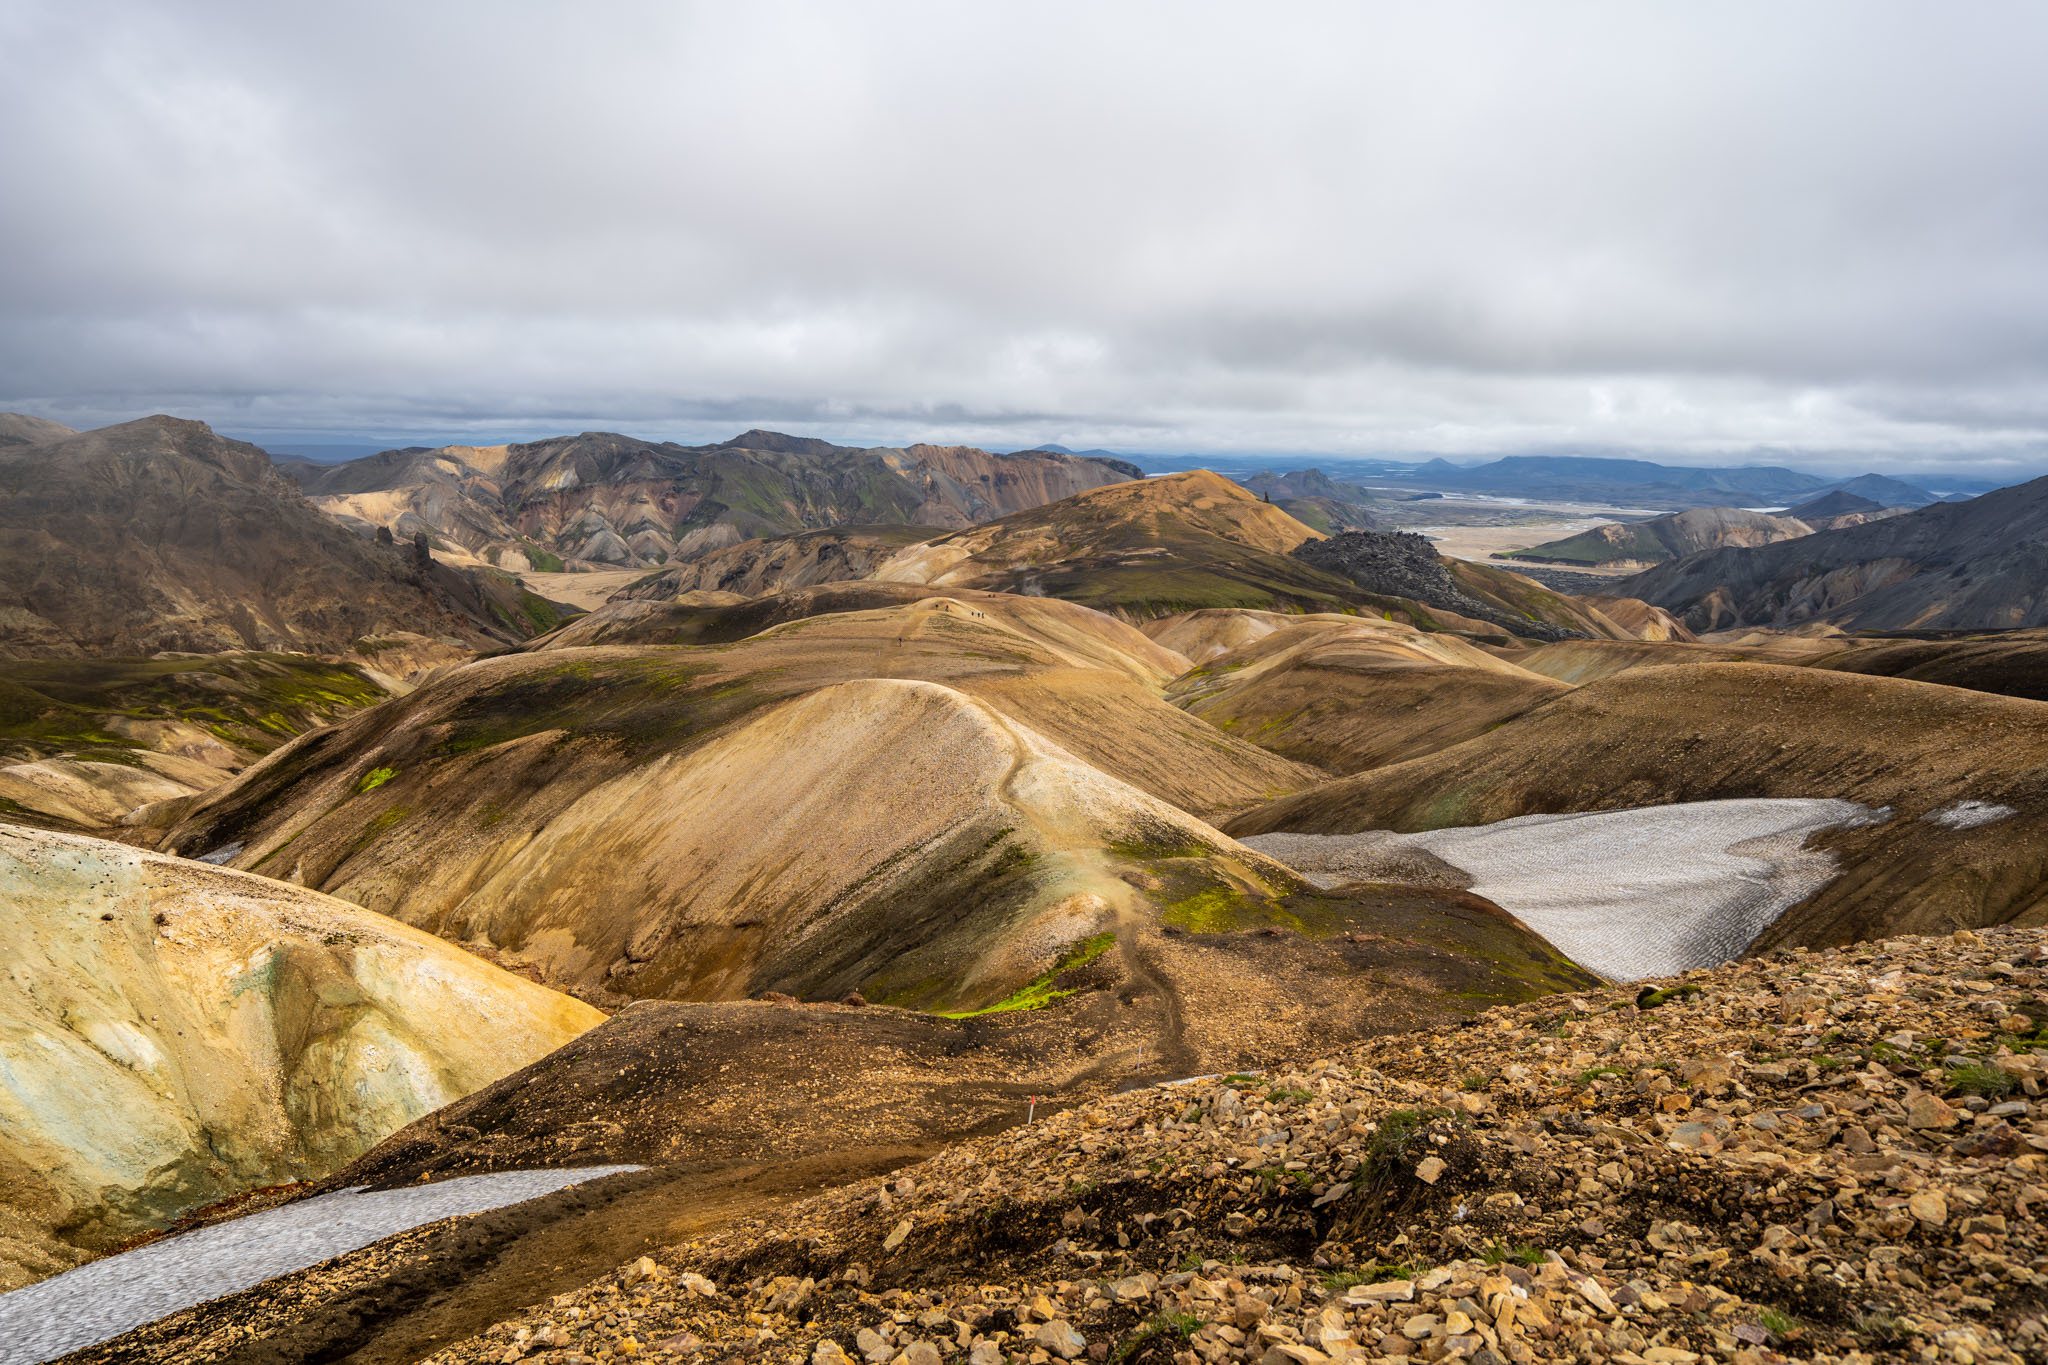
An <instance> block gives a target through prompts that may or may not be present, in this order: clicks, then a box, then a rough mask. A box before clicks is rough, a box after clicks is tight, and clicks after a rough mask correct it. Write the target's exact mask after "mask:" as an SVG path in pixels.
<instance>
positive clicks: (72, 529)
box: [0, 417, 558, 658]
mask: <svg viewBox="0 0 2048 1365" xmlns="http://www.w3.org/2000/svg"><path fill="white" fill-rule="evenodd" d="M557 616H558V614H557V613H556V612H555V611H554V609H553V608H552V607H551V606H550V605H549V604H547V603H545V602H543V601H542V600H541V599H539V598H537V597H534V596H533V595H532V594H531V593H525V592H522V591H521V590H520V589H519V588H518V585H517V584H516V583H513V582H511V581H510V580H509V579H506V578H504V577H503V576H497V577H487V576H482V575H477V574H464V573H459V572H457V571H455V570H452V569H448V568H445V567H443V566H440V565H436V564H434V563H432V562H431V561H430V560H428V559H426V558H424V557H423V556H421V555H419V554H417V553H416V552H415V551H414V548H413V547H411V546H400V545H395V544H378V543H375V542H373V541H372V540H370V539H367V538H364V537H359V536H356V535H352V534H350V533H349V532H348V531H346V530H344V529H343V528H341V527H340V526H337V525H335V524H334V522H333V521H331V520H330V519H328V518H326V517H324V516H322V515H320V514H319V513H318V512H316V511H314V510H313V509H312V508H311V507H309V506H307V505H306V503H305V501H304V499H302V498H301V497H300V496H299V495H298V493H297V492H296V491H295V490H294V489H293V488H292V486H291V485H290V484H289V483H287V482H286V481H285V480H284V479H283V478H282V477H281V476H279V474H278V473H277V471H276V470H275V469H274V468H273V467H272V465H271V463H270V458H269V457H268V456H267V455H265V454H264V453H263V452H262V451H261V450H259V449H257V448H256V447H255V446H252V445H246V444H244V443H242V442H240V441H230V440H227V439H225V438H224V437H221V436H218V435H216V434H215V433H214V432H213V431H212V430H211V429H209V428H208V427H207V426H206V425H205V424H204V423H201V422H187V421H181V420H179V419H177V418H172V417H147V418H143V419H142V420H140V421H135V422H126V423H123V424H121V425H119V426H112V427H103V428H101V429H100V430H97V431H88V432H83V433H80V434H77V435H72V436H63V437H59V438H57V439H55V440H50V441H46V442H43V443H41V444H37V445H0V657H12V658H37V657H42V658H49V657H67V656H78V655H115V654H119V655H141V654H152V653H155V652H157V651H159V650H181V651H191V652H196V653H214V652H218V651H221V650H238V649H291V650H308V651H314V652H319V653H328V654H345V653H348V652H349V651H350V649H351V647H352V646H353V645H354V643H355V642H356V641H357V640H360V639H362V638H363V637H365V636H371V635H380V634H386V633H390V632H395V631H412V632H418V633H420V634H424V635H428V636H449V637H453V638H455V639H457V640H458V641H461V642H463V643H466V644H469V645H472V646H481V645H487V644H504V643H507V642H510V641H513V640H517V639H520V638H522V637H524V636H527V635H531V634H534V633H536V631H537V630H540V629H545V628H547V627H549V626H551V625H553V624H554V623H555V621H556V620H557Z"/></svg>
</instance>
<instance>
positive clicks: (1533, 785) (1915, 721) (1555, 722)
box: [1226, 646, 2048, 946]
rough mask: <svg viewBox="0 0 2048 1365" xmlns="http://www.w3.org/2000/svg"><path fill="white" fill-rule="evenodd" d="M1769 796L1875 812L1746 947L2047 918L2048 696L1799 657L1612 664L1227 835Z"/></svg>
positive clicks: (1830, 844) (1832, 846) (1831, 837)
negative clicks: (1836, 667) (1828, 868)
mask: <svg viewBox="0 0 2048 1365" xmlns="http://www.w3.org/2000/svg"><path fill="white" fill-rule="evenodd" d="M1664 648H1666V649H1676V648H1677V647H1674V646H1664ZM1781 796H1799V797H1840V798H1846V799H1848V800H1851V801H1856V802H1860V803H1862V804H1864V805H1866V806H1870V807H1873V808H1878V807H1881V808H1885V809H1887V810H1888V811H1889V818H1887V819H1886V820H1884V821H1883V822H1882V823H1877V824H1871V825H1866V826H1863V827H1860V828H1853V829H1841V830H1834V831H1829V832H1827V833H1825V834H1822V835H1819V836H1817V837H1816V838H1815V840H1814V843H1815V845H1816V846H1817V847H1820V848H1824V849H1827V850H1829V851H1830V852H1832V853H1834V854H1835V855H1836V856H1837V857H1838V858H1839V860H1840V863H1841V866H1842V872H1841V875H1840V876H1839V877H1837V878H1836V879H1835V880H1834V881H1832V882H1830V883H1829V884H1828V885H1827V886H1826V887H1825V888H1824V889H1822V890H1821V891H1820V892H1818V893H1817V894H1815V895H1814V896H1813V897H1811V898H1810V899H1808V900H1807V901H1805V902H1804V903H1802V904H1801V905H1798V906H1796V907H1794V908H1793V909H1791V910H1789V911H1788V912H1786V914H1785V916H1784V917H1783V918H1782V919H1780V920H1779V921H1778V922H1777V924H1776V925H1775V926H1774V927H1773V928H1771V929H1770V930H1768V931H1767V932H1766V934H1765V936H1764V938H1763V939H1762V940H1761V943H1762V944H1763V945H1764V946H1770V945H1773V944H1778V943H1802V944H1820V943H1838V942H1846V941H1849V940H1852V939H1858V938H1868V937H1875V936H1880V935H1883V934H1887V933H1894V932H1902V931H1905V932H1918V931H1944V930H1947V929H1950V928H1956V927H1964V926H1974V925H1984V924H1999V923H2004V922H2006V921H2009V920H2015V919H2017V920H2020V921H2021V922H2029V923H2030V922H2034V921H2035V920H2038V919H2043V918H2048V705H2044V704H2043V703H2041V702H2035V701H2024V700H2018V699H2014V698H2010V697H1997V696H1988V695H1984V694H1980V693H1973V692H1965V691H1961V690H1959V689H1956V688H1949V687H1935V686H1930V685H1928V684H1925V683H1911V682H1901V681H1898V680H1895V679H1890V678H1864V677H1854V676H1849V675H1844V674H1839V673H1828V672H1822V671H1820V670H1818V669H1812V668H1796V667H1785V666H1781V665H1775V664H1744V663H1714V664H1692V665H1677V666H1672V667H1663V668H1644V669H1638V670H1635V671H1632V672H1627V673H1623V674H1620V675H1618V676H1615V677H1611V678H1608V679H1606V680H1605V681H1601V682H1595V683H1590V684H1588V685H1587V686H1585V687H1582V688H1579V689H1578V690H1576V691H1574V692H1570V693H1568V694H1566V695H1564V696H1561V697H1559V698H1557V699H1556V700H1554V701H1552V702H1550V703H1548V704H1547V705H1545V706H1542V707H1540V708H1538V709H1536V710H1534V711H1531V712H1530V713H1528V714H1527V715H1524V716H1522V717H1521V718H1519V719H1517V720H1512V721H1509V722H1508V723H1507V724H1506V725H1503V726H1501V727H1500V728H1499V729H1498V730H1495V731H1493V732H1492V733H1491V734H1487V735H1484V736H1481V737H1479V738H1476V739H1472V740H1468V741H1466V742H1465V743H1463V744H1460V745H1457V746H1455V747H1453V748H1449V749H1444V750H1441V751H1439V752H1437V753H1434V754H1431V755H1428V756H1426V757H1423V758H1418V759H1414V760H1411V761H1409V762H1407V763H1402V764H1398V765H1395V766H1393V767H1389V768H1381V769H1377V770H1374V771H1371V772H1366V773H1361V774H1359V775H1357V776H1355V777H1348V778H1341V779H1338V780H1336V781H1334V782H1330V783H1327V784H1325V785H1323V786H1320V787H1316V788H1313V789H1310V790H1308V791H1305V792H1301V793H1298V794H1296V795H1293V796H1289V797H1284V798H1282V799H1280V800H1278V801H1276V802H1274V803H1272V804H1270V805H1268V806H1265V807H1262V808H1260V809H1259V810H1256V811H1252V812H1250V813H1248V814H1246V815H1244V816H1242V817H1240V818H1238V819H1236V820H1233V821H1230V822H1228V824H1227V825H1226V828H1228V829H1229V830H1230V831H1231V832H1232V833H1234V834H1240V835H1244V834H1255V833H1270V832H1276V831H1296V832H1304V833H1330V834H1335V833H1349V832H1354V831H1359V830H1368V829H1394V830H1408V831H1412V830H1424V829H1442V828H1447V827H1452V826H1464V825H1479V824H1490V823H1492V822H1494V821H1497V820H1504V819H1508V818H1511V817H1514V816H1521V815H1531V814H1538V813H1557V812H1566V811H1591V810H1618V809H1625V808H1629V807H1635V806H1647V805H1663V804H1667V803H1670V802H1677V801H1705V800H1715V799H1720V798H1729V797H1781ZM1975 812H1982V814H1983V816H1984V817H1988V818H1982V819H1981V820H1980V819H1979V817H1978V815H1976V814H1975Z"/></svg>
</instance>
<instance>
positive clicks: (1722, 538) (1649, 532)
mask: <svg viewBox="0 0 2048 1365" xmlns="http://www.w3.org/2000/svg"><path fill="white" fill-rule="evenodd" d="M1813 531H1814V528H1813V526H1812V525H1811V524H1809V523H1808V522H1806V521H1804V520H1801V519H1799V518H1796V517H1794V516H1792V515H1790V514H1789V513H1788V514H1787V515H1784V516H1772V515H1771V514H1769V513H1767V512H1751V511H1746V510H1745V509H1743V508H1740V507H1695V508H1691V509H1689V510H1687V511H1684V512H1673V513H1671V514H1669V515H1667V516H1661V517H1652V518H1650V519H1649V520H1648V521H1631V522H1607V523H1606V524H1604V525H1600V526H1595V527H1593V528H1592V529H1591V530H1589V531H1581V532H1579V533H1578V534H1577V535H1575V536H1567V537H1565V538H1564V539H1563V540H1552V541H1546V542H1545V543H1543V544H1541V545H1532V546H1530V547H1529V548H1528V549H1526V550H1507V551H1503V552H1502V554H1501V556H1500V557H1501V558H1502V559H1525V560H1528V561H1529V562H1530V563H1532V564H1583V565H1599V566H1602V567H1607V568H1647V567H1649V566H1650V565H1652V564H1661V563H1663V562H1665V561H1666V560H1670V559H1682V558H1684V557H1685V556H1686V555H1691V554H1698V553H1700V552H1701V551H1702V550H1719V549H1724V548H1727V547H1729V546H1750V545H1773V544H1776V543H1777V542H1778V541H1781V540H1796V539H1798V538H1799V537H1800V536H1808V535H1812V534H1813Z"/></svg>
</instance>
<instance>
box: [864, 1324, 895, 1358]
mask: <svg viewBox="0 0 2048 1365" xmlns="http://www.w3.org/2000/svg"><path fill="white" fill-rule="evenodd" d="M853 1345H854V1349H855V1350H857V1351H859V1352H860V1354H861V1359H863V1360H865V1361H867V1362H868V1365H879V1362H881V1361H885V1360H891V1359H894V1358H895V1355H896V1348H895V1347H894V1346H891V1345H890V1344H889V1338H887V1337H885V1336H883V1335H882V1334H881V1333H880V1332H877V1331H876V1330H875V1329H874V1328H872V1327H863V1328H861V1329H860V1331H858V1332H856V1333H855V1334H854V1338H853Z"/></svg>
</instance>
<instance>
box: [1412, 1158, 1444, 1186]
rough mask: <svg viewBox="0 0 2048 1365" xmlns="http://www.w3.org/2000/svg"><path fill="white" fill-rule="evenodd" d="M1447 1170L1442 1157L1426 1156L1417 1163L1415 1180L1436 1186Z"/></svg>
mask: <svg viewBox="0 0 2048 1365" xmlns="http://www.w3.org/2000/svg"><path fill="white" fill-rule="evenodd" d="M1446 1169H1447V1168H1446V1167H1445V1165H1444V1159H1443V1158H1442V1157H1440V1156H1426V1157H1424V1158H1423V1159H1422V1160H1420V1161H1418V1162H1416V1163H1415V1178H1416V1179H1417V1180H1420V1181H1421V1182H1422V1183H1423V1184H1425V1185H1434V1184H1436V1182H1437V1181H1438V1180H1439V1179H1441V1178H1442V1176H1443V1173H1444V1171H1445V1170H1446Z"/></svg>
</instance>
